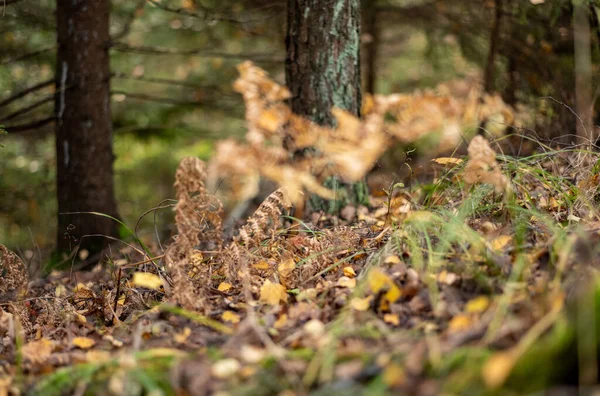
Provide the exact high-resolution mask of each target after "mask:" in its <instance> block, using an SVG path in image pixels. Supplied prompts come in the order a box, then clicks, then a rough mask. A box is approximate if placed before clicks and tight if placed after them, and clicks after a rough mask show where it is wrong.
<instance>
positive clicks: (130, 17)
mask: <svg viewBox="0 0 600 396" xmlns="http://www.w3.org/2000/svg"><path fill="white" fill-rule="evenodd" d="M144 5H146V0H139V1H138V3H137V4H136V6H135V7H134V9H133V11H131V13H130V14H129V15H128V16H127V21H126V22H125V25H123V29H121V31H120V32H119V33H117V34H115V35H114V36H112V37H111V40H112V41H117V40H120V39H122V38H123V37H125V36H127V35H128V34H129V32H131V25H133V22H134V21H135V16H136V14H137V13H138V11H140V10H142V9H143V8H144Z"/></svg>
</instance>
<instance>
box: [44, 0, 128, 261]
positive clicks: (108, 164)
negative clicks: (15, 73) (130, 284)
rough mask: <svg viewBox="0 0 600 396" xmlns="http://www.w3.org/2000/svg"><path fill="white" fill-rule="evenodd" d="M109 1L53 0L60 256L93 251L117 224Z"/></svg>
mask: <svg viewBox="0 0 600 396" xmlns="http://www.w3.org/2000/svg"><path fill="white" fill-rule="evenodd" d="M109 15H110V0H57V2H56V20H57V33H58V54H57V60H56V102H55V115H56V164H57V174H56V184H57V194H58V236H57V248H58V252H66V251H69V250H70V249H72V248H73V247H74V246H75V245H76V244H77V243H81V247H82V248H85V249H88V250H89V251H90V252H92V253H93V252H97V251H99V249H101V248H102V247H103V245H104V244H105V243H106V242H105V241H106V239H105V238H102V237H91V238H87V237H86V238H85V239H83V240H81V238H82V237H83V236H84V235H98V234H101V235H108V236H116V235H117V233H118V228H117V224H116V223H115V222H114V221H112V220H110V219H107V218H104V217H101V216H96V215H91V214H76V215H75V214H72V215H65V214H62V213H68V212H100V213H104V214H107V215H110V216H115V217H116V215H117V206H116V201H115V196H114V187H113V159H114V156H113V151H112V126H111V112H110V80H109V77H110V65H109V54H108V48H109V42H110V36H109V30H108V29H109Z"/></svg>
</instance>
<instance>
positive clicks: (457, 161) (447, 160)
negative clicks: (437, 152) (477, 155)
mask: <svg viewBox="0 0 600 396" xmlns="http://www.w3.org/2000/svg"><path fill="white" fill-rule="evenodd" d="M432 161H433V162H435V163H436V164H440V165H448V164H451V165H458V164H460V163H462V162H463V160H462V159H460V158H452V157H439V158H434V159H432Z"/></svg>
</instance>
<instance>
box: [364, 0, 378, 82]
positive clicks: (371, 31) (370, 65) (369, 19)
mask: <svg viewBox="0 0 600 396" xmlns="http://www.w3.org/2000/svg"><path fill="white" fill-rule="evenodd" d="M363 7H364V30H365V36H367V40H366V43H365V48H364V50H365V54H364V58H363V59H364V61H365V71H364V73H365V91H366V92H367V93H370V94H374V93H375V86H376V84H377V52H378V49H379V26H378V23H377V22H378V21H377V1H376V0H367V1H366V4H364V5H363Z"/></svg>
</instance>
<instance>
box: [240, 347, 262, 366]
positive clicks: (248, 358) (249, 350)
mask: <svg viewBox="0 0 600 396" xmlns="http://www.w3.org/2000/svg"><path fill="white" fill-rule="evenodd" d="M266 356H267V352H266V351H265V350H264V349H262V348H259V347H255V346H254V345H242V348H241V349H240V357H241V358H242V360H243V361H245V362H246V363H250V364H257V363H260V362H261V361H262V360H263V359H264V358H265V357H266Z"/></svg>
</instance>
